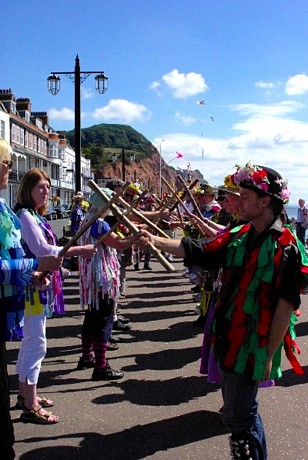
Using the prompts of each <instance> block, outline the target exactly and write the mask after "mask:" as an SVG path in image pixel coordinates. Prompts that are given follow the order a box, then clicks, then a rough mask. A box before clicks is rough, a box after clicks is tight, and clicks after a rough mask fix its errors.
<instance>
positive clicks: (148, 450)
mask: <svg viewBox="0 0 308 460" xmlns="http://www.w3.org/2000/svg"><path fill="white" fill-rule="evenodd" d="M225 433H226V430H225V428H224V427H223V425H222V424H221V421H220V416H219V415H218V414H217V413H214V412H210V411H198V412H192V413H189V414H184V415H180V416H178V417H174V418H170V419H166V420H160V421H158V422H153V423H149V424H146V425H137V426H134V427H132V428H129V429H127V430H123V431H121V433H112V434H108V435H105V436H104V435H100V434H98V433H75V434H72V435H69V436H63V437H62V436H57V437H50V436H47V437H46V439H48V440H49V441H50V440H53V441H55V442H56V443H57V444H59V443H60V442H61V439H68V438H83V439H82V441H81V442H80V446H79V447H76V448H74V447H61V446H57V447H44V448H41V449H34V450H31V451H29V452H27V453H25V454H23V455H21V456H20V460H54V459H62V460H66V459H75V460H89V458H97V459H103V458H106V459H108V460H120V459H123V458H125V460H141V459H144V458H146V457H148V456H150V455H153V454H155V453H156V452H159V451H166V450H169V449H173V448H177V447H181V446H185V445H189V444H191V443H194V442H198V441H202V440H204V439H207V438H212V437H215V436H220V435H222V434H225ZM43 440H44V438H39V437H37V438H29V439H28V442H30V443H34V442H41V441H43ZM25 442H27V441H25Z"/></svg>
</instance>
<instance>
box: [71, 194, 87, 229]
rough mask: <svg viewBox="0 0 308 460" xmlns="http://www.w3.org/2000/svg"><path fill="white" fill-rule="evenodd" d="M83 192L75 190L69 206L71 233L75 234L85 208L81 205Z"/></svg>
mask: <svg viewBox="0 0 308 460" xmlns="http://www.w3.org/2000/svg"><path fill="white" fill-rule="evenodd" d="M82 202H83V192H77V193H76V195H75V196H74V197H73V205H72V207H71V213H70V220H71V234H72V235H75V234H76V233H77V232H78V229H79V226H80V223H81V222H82V219H83V217H84V214H85V209H84V207H83V206H82Z"/></svg>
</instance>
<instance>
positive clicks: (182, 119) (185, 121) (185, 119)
mask: <svg viewBox="0 0 308 460" xmlns="http://www.w3.org/2000/svg"><path fill="white" fill-rule="evenodd" d="M174 118H175V120H176V122H177V123H179V124H180V125H184V126H190V125H192V124H194V123H196V121H197V120H196V118H195V117H191V116H187V115H183V114H182V113H180V112H176V114H175V116H174Z"/></svg>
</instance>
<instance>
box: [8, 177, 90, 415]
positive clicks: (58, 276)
mask: <svg viewBox="0 0 308 460" xmlns="http://www.w3.org/2000/svg"><path fill="white" fill-rule="evenodd" d="M50 187H51V181H50V177H49V175H48V174H47V173H46V172H45V171H42V170H40V169H38V168H33V169H30V170H29V171H27V172H26V174H25V175H24V176H23V178H22V180H21V182H20V186H19V188H18V192H17V205H16V207H15V210H16V214H17V216H18V217H19V219H20V220H21V223H22V229H21V235H22V240H23V241H22V244H23V248H24V250H25V253H26V255H27V256H28V257H30V256H34V257H39V256H44V255H56V256H57V255H58V254H59V252H60V250H61V249H62V247H59V246H58V240H57V237H56V235H55V234H54V232H53V230H52V228H51V226H50V225H49V223H48V221H47V220H46V219H45V218H44V212H45V210H46V207H47V203H48V199H49V191H50ZM95 252H96V250H95V248H94V246H93V245H86V246H73V247H71V248H69V249H68V251H67V254H66V255H67V257H70V256H83V257H90V258H91V257H92V256H93V255H94V254H95ZM62 285H63V275H62V269H61V270H55V271H54V272H53V273H52V276H51V283H50V286H49V289H46V290H45V291H44V292H39V291H38V290H37V289H36V288H31V289H30V291H29V293H28V295H27V298H26V310H25V324H24V328H23V335H24V337H23V340H22V342H21V347H20V351H19V355H18V360H17V364H16V370H17V373H18V375H19V395H18V397H17V404H16V407H17V408H19V409H22V410H23V412H22V414H21V420H22V421H23V422H29V423H37V424H38V423H40V424H53V423H57V422H58V419H59V418H58V416H57V415H55V414H52V413H51V412H49V411H46V410H45V409H46V408H49V407H52V406H53V401H51V400H50V399H46V398H44V397H39V396H38V395H37V383H38V378H39V373H40V369H41V365H42V361H43V359H44V357H45V354H46V349H47V338H46V319H47V318H48V317H50V316H52V314H53V313H58V314H61V315H63V314H64V313H65V308H64V299H63V291H62Z"/></svg>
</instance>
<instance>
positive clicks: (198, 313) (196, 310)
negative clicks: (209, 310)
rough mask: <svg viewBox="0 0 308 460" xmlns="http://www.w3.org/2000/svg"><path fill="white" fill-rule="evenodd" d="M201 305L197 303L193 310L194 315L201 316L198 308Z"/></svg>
mask: <svg viewBox="0 0 308 460" xmlns="http://www.w3.org/2000/svg"><path fill="white" fill-rule="evenodd" d="M200 306H201V304H200V303H197V305H196V306H195V308H194V313H196V314H197V315H201V308H200Z"/></svg>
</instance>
